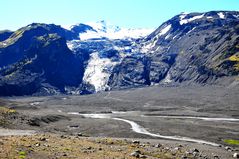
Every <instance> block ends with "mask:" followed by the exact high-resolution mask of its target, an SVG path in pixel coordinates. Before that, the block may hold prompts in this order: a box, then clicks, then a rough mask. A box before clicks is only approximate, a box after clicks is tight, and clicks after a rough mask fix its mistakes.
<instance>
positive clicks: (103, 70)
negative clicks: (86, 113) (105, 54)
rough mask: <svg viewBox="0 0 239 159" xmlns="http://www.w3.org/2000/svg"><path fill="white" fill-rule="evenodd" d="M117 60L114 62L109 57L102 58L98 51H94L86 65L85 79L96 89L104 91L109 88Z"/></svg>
mask: <svg viewBox="0 0 239 159" xmlns="http://www.w3.org/2000/svg"><path fill="white" fill-rule="evenodd" d="M116 64H117V62H112V61H111V60H110V59H108V58H100V57H99V56H98V52H95V53H92V54H91V58H90V60H89V62H88V65H87V67H86V70H85V73H84V77H83V81H84V82H85V83H89V84H91V85H93V86H94V87H95V91H96V92H99V91H103V90H105V89H106V88H108V85H107V83H108V80H109V77H110V72H111V71H112V69H113V67H114V66H115V65H116Z"/></svg>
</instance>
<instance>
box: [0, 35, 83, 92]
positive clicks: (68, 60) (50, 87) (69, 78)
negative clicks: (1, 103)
mask: <svg viewBox="0 0 239 159" xmlns="http://www.w3.org/2000/svg"><path fill="white" fill-rule="evenodd" d="M83 70H84V68H83V59H82V58H81V57H79V56H78V57H77V56H76V55H74V54H73V53H72V52H71V51H70V50H69V49H68V47H67V45H66V40H65V39H64V38H61V37H60V36H58V35H57V34H46V35H44V36H37V37H35V38H33V39H32V42H31V45H30V46H29V48H28V49H27V50H26V51H24V57H23V58H19V59H18V61H17V62H14V64H10V65H7V66H5V67H2V68H1V70H0V74H1V76H0V95H30V94H34V93H36V92H39V93H42V94H55V93H59V92H62V93H64V92H66V90H65V86H69V87H79V85H80V84H81V82H82V77H83V73H84V71H83Z"/></svg>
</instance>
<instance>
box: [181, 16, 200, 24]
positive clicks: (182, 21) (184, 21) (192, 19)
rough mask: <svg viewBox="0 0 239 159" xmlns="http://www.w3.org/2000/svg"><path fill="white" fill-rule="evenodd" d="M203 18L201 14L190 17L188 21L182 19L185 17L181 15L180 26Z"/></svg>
mask: <svg viewBox="0 0 239 159" xmlns="http://www.w3.org/2000/svg"><path fill="white" fill-rule="evenodd" d="M203 16H204V14H202V15H197V16H194V17H192V18H189V19H184V18H185V17H186V15H185V16H184V15H181V16H180V18H181V19H180V22H179V23H180V25H183V24H187V23H190V22H192V21H194V20H196V19H201V18H202V17H203Z"/></svg>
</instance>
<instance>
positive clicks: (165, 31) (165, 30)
mask: <svg viewBox="0 0 239 159" xmlns="http://www.w3.org/2000/svg"><path fill="white" fill-rule="evenodd" d="M171 27H172V25H171V24H170V25H168V26H166V27H165V28H163V29H162V30H161V31H160V33H159V36H162V35H164V34H166V33H167V32H168V31H169V30H170V29H171Z"/></svg>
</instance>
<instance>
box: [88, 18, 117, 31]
mask: <svg viewBox="0 0 239 159" xmlns="http://www.w3.org/2000/svg"><path fill="white" fill-rule="evenodd" d="M86 25H89V26H91V27H92V28H93V29H94V30H95V31H97V32H104V33H107V32H117V31H119V30H120V27H119V26H115V25H112V24H111V23H109V22H106V21H105V20H101V21H98V22H88V23H86Z"/></svg>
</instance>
